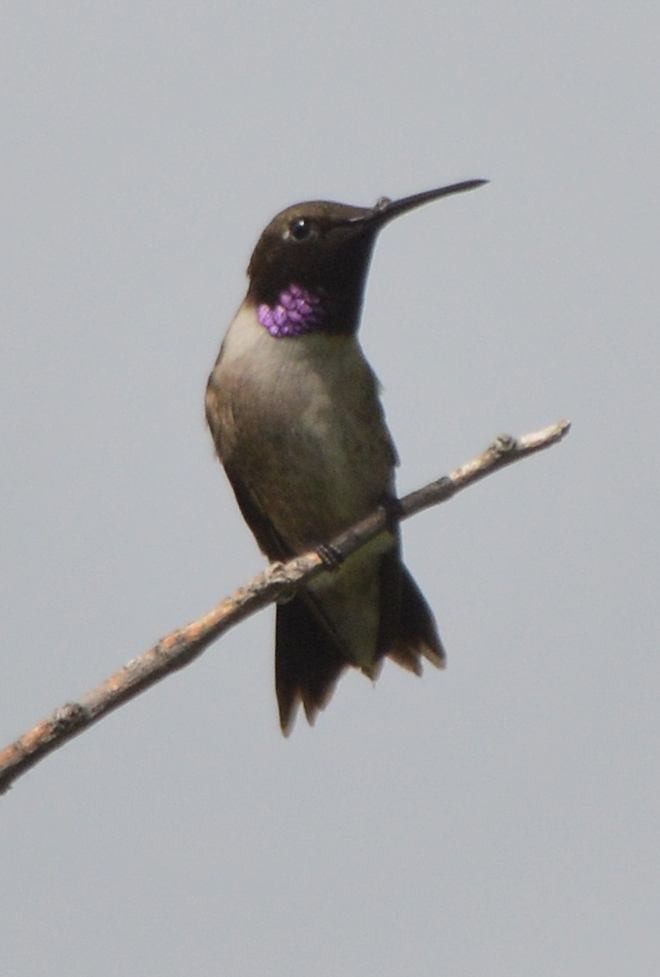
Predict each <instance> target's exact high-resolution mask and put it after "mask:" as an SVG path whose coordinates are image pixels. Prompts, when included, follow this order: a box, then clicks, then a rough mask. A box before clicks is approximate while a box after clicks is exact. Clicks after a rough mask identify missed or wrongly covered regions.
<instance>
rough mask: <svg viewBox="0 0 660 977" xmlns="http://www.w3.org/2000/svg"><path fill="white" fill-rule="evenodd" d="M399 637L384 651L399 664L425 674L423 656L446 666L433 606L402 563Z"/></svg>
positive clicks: (411, 670)
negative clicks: (431, 607) (428, 602)
mask: <svg viewBox="0 0 660 977" xmlns="http://www.w3.org/2000/svg"><path fill="white" fill-rule="evenodd" d="M395 634H396V638H395V639H394V641H393V642H392V643H391V644H390V646H389V647H388V648H386V649H385V654H386V655H388V656H389V657H390V658H392V659H393V661H395V662H396V663H397V664H398V665H401V666H402V667H403V668H406V669H408V671H410V672H414V673H415V675H421V674H422V662H421V658H422V656H423V657H424V658H426V659H427V660H428V661H430V662H431V664H433V665H435V666H436V667H437V668H444V667H445V661H446V655H445V649H444V648H443V646H442V641H441V640H440V635H439V634H438V629H437V627H436V624H435V619H434V617H433V614H432V613H431V610H430V608H429V606H428V604H427V603H426V600H425V599H424V596H423V595H422V592H421V590H420V589H419V587H418V586H417V584H416V583H415V581H414V580H413V578H412V576H411V575H410V573H409V572H408V570H407V569H406V568H405V567H402V575H401V597H400V604H399V624H398V628H397V629H396V632H395Z"/></svg>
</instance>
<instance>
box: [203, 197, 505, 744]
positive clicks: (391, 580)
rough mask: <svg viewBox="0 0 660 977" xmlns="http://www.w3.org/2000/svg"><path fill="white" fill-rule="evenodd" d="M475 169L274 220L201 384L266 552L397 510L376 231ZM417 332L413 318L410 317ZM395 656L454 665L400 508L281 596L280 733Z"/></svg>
mask: <svg viewBox="0 0 660 977" xmlns="http://www.w3.org/2000/svg"><path fill="white" fill-rule="evenodd" d="M485 182H487V181H485V180H466V181H464V182H462V183H454V184H451V185H449V186H444V187H440V188H437V189H435V190H428V191H425V192H423V193H417V194H414V195H413V196H409V197H404V198H402V199H399V200H390V199H389V198H387V197H381V198H380V199H379V200H378V202H377V203H376V204H375V206H373V207H355V206H350V205H348V204H341V203H334V202H331V201H325V200H314V201H309V202H305V203H299V204H294V205H293V206H291V207H287V208H286V209H285V210H283V211H281V212H280V213H279V214H277V216H276V217H274V218H273V219H272V220H271V222H270V223H269V224H268V225H267V227H266V228H265V230H264V231H263V233H262V234H261V237H260V238H259V240H258V242H257V245H256V247H255V249H254V252H253V253H252V257H251V259H250V263H249V266H248V279H249V285H248V289H247V294H246V296H245V299H244V300H243V302H242V304H241V305H240V307H239V309H238V312H237V313H236V315H235V317H234V319H233V320H232V322H231V324H230V326H229V329H228V330H227V333H226V335H225V337H224V340H223V342H222V346H221V348H220V353H219V355H218V358H217V360H216V362H215V366H214V368H213V371H212V372H211V375H210V377H209V381H208V385H207V389H206V401H205V406H206V419H207V421H208V425H209V427H210V430H211V434H212V437H213V441H214V443H215V448H216V451H217V454H218V457H219V459H220V461H221V463H222V465H223V466H224V469H225V472H226V474H227V477H228V478H229V481H230V483H231V486H232V488H233V490H234V494H235V496H236V500H237V502H238V505H239V507H240V510H241V512H242V514H243V517H244V518H245V521H246V522H247V524H248V526H249V527H250V529H251V530H252V532H253V534H254V536H255V538H256V541H257V543H258V545H259V547H260V549H261V550H262V551H263V553H264V554H265V555H266V556H267V557H268V559H269V560H279V561H282V560H287V559H289V558H291V557H294V556H296V555H297V554H300V553H303V552H305V551H307V550H310V549H314V548H316V549H318V550H319V551H320V552H321V553H325V554H326V555H327V549H326V548H325V544H328V543H329V541H330V540H332V538H333V537H334V536H335V535H337V534H338V533H340V532H342V531H343V530H345V529H347V528H349V527H350V526H351V525H353V523H355V522H357V521H358V520H359V519H361V518H362V517H364V516H366V515H368V514H369V513H370V512H372V511H373V510H374V509H376V508H377V507H378V506H385V507H386V509H388V507H390V509H389V511H392V512H394V508H391V507H395V506H396V494H395V485H394V470H395V467H396V466H397V465H398V456H397V452H396V449H395V447H394V444H393V442H392V438H391V436H390V433H389V431H388V429H387V426H386V423H385V417H384V413H383V408H382V405H381V401H380V388H379V383H378V380H377V379H376V377H375V375H374V373H373V371H372V370H371V367H370V366H369V364H368V363H367V361H366V359H365V357H364V354H363V352H362V349H361V347H360V343H359V341H358V338H357V332H358V326H359V324H360V316H361V311H362V304H363V297H364V291H365V285H366V279H367V273H368V270H369V264H370V260H371V255H372V251H373V248H374V244H375V241H376V238H377V236H378V233H379V231H380V230H381V229H382V228H383V227H384V226H385V225H386V224H388V223H389V222H390V221H391V220H393V219H394V218H395V217H398V216H399V215H401V214H405V213H407V212H408V211H410V210H413V209H414V208H416V207H419V206H421V205H422V204H426V203H429V202H430V201H433V200H438V199H440V198H441V197H446V196H449V195H451V194H456V193H461V192H464V191H467V190H473V189H475V188H476V187H479V186H481V185H482V184H484V183H485ZM411 328H412V326H411ZM386 657H389V658H391V659H392V660H393V661H395V662H397V663H398V664H399V665H401V666H403V667H404V668H406V669H408V670H409V671H411V672H414V673H415V674H417V675H419V674H421V671H422V666H421V660H422V658H425V659H427V660H428V661H429V662H431V663H432V664H433V665H436V666H438V667H440V668H441V667H443V666H444V662H445V652H444V648H443V646H442V642H441V640H440V637H439V635H438V631H437V628H436V624H435V621H434V617H433V614H432V612H431V610H430V609H429V607H428V605H427V603H426V601H425V599H424V597H423V596H422V593H421V591H420V590H419V588H418V587H417V584H416V583H415V581H414V580H413V578H412V576H411V575H410V573H409V571H408V570H407V569H406V567H405V566H404V564H403V561H402V557H401V541H400V533H399V530H398V527H397V524H396V520H395V519H391V520H389V521H388V528H387V529H386V530H385V531H383V532H382V533H381V534H380V535H379V536H377V537H376V538H375V539H373V540H371V541H370V542H369V543H367V544H366V545H365V546H363V547H362V548H361V549H359V550H358V551H357V552H356V553H354V554H352V555H351V556H349V557H348V558H347V559H346V560H344V561H343V562H342V563H340V565H339V566H337V567H335V568H334V569H328V570H327V571H325V572H324V573H322V574H321V575H319V576H318V577H316V578H314V580H312V581H310V582H309V583H307V584H305V585H304V586H303V587H301V588H299V589H298V590H297V591H296V592H295V594H294V595H293V597H289V599H285V600H283V601H282V602H281V603H278V605H277V611H276V626H275V687H276V693H277V700H278V706H279V718H280V726H281V729H282V732H283V733H284V734H285V735H287V734H288V733H289V732H290V731H291V729H292V727H293V723H294V720H295V716H296V713H297V710H298V707H299V705H300V704H302V706H303V709H304V711H305V714H306V717H307V720H308V722H309V723H310V724H313V722H314V719H315V717H316V715H317V713H318V711H319V710H320V709H323V708H324V707H325V706H326V704H327V703H328V700H329V699H330V697H331V695H332V693H333V691H334V688H335V685H336V682H337V680H338V678H339V676H340V674H341V673H342V672H343V671H344V669H346V668H347V667H349V666H353V667H355V668H357V669H360V670H361V671H362V672H363V673H364V674H365V675H366V676H368V677H369V678H371V679H372V680H373V679H375V678H376V677H377V676H378V673H379V671H380V668H381V666H382V663H383V660H384V659H385V658H386Z"/></svg>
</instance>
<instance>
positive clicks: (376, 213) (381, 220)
mask: <svg viewBox="0 0 660 977" xmlns="http://www.w3.org/2000/svg"><path fill="white" fill-rule="evenodd" d="M485 183H488V180H463V181H462V182H461V183H450V184H449V185H448V186H446V187H438V188H437V189H435V190H424V191H422V193H414V194H413V195H412V196H410V197H402V198H401V199H400V200H389V199H388V198H387V197H383V198H381V199H380V200H379V201H378V203H377V204H376V206H375V207H374V208H373V210H372V211H371V213H370V214H369V215H368V216H366V217H362V218H358V221H366V222H367V223H369V224H371V223H372V222H373V223H376V224H378V225H379V226H381V225H383V224H387V223H388V222H389V221H391V220H393V219H394V218H395V217H398V216H399V215H400V214H405V213H407V211H409V210H414V209H415V208H416V207H421V206H422V205H423V204H428V203H431V201H433V200H439V199H440V198H441V197H449V196H450V195H451V194H454V193H465V192H466V191H468V190H476V189H477V187H482V186H483V185H484V184H485Z"/></svg>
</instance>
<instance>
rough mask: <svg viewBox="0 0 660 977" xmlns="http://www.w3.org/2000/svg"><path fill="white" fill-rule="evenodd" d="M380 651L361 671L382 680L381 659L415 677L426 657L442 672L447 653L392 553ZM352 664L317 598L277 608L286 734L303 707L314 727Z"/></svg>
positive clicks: (278, 675)
mask: <svg viewBox="0 0 660 977" xmlns="http://www.w3.org/2000/svg"><path fill="white" fill-rule="evenodd" d="M379 643H380V649H379V652H378V655H377V657H376V659H375V660H374V661H373V663H372V664H371V665H369V666H366V665H363V666H361V667H362V671H363V672H364V673H365V674H366V675H368V676H369V677H370V678H372V679H374V678H376V677H377V675H378V672H379V671H380V667H381V665H382V660H383V658H385V657H389V658H391V659H392V660H393V661H395V662H396V663H397V664H398V665H401V666H402V667H403V668H405V669H407V670H408V671H411V672H414V673H415V674H416V675H421V673H422V658H426V659H427V660H428V661H430V662H431V663H432V664H433V665H435V666H437V667H438V668H443V667H444V664H445V651H444V648H443V646H442V642H441V640H440V637H439V635H438V631H437V628H436V625H435V621H434V619H433V614H432V613H431V610H430V608H429V606H428V604H427V603H426V601H425V599H424V597H423V596H422V593H421V591H420V590H419V588H418V586H417V584H416V583H415V581H414V580H413V578H412V577H411V575H410V573H409V572H408V570H407V569H406V568H405V567H404V566H402V564H401V563H400V561H399V559H398V557H397V555H396V554H394V553H393V554H388V555H386V556H385V558H384V560H383V564H382V566H381V629H380V641H379ZM350 664H353V663H352V662H350V661H349V660H348V659H347V656H346V654H343V653H342V649H341V647H340V646H339V645H338V640H337V634H336V633H335V634H333V633H332V632H331V631H330V629H329V624H328V622H326V624H324V622H323V617H322V615H321V613H319V612H316V611H315V606H314V599H313V598H312V595H305V593H304V591H303V592H302V593H301V594H299V595H298V596H296V597H294V598H293V599H292V600H290V601H288V602H287V603H286V604H280V605H278V608H277V621H276V628H275V687H276V691H277V701H278V706H279V714H280V726H281V727H282V732H283V733H284V735H285V736H287V735H288V734H289V733H290V732H291V729H292V728H293V723H294V720H295V717H296V712H297V711H298V706H299V705H300V704H301V703H302V706H303V708H304V710H305V715H306V716H307V720H308V722H309V723H310V724H313V722H314V720H315V718H316V715H317V713H318V712H319V710H321V709H323V708H324V707H325V706H326V705H327V704H328V702H329V700H330V698H331V696H332V693H333V692H334V688H335V685H336V684H337V680H338V678H339V676H340V675H341V673H342V672H343V670H344V669H345V668H347V667H348V666H349V665H350Z"/></svg>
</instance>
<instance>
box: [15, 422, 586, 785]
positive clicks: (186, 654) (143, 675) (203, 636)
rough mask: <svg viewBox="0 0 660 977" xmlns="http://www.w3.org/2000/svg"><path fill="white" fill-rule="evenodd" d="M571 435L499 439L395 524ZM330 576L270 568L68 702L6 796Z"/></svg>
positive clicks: (45, 728)
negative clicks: (65, 749) (108, 719)
mask: <svg viewBox="0 0 660 977" xmlns="http://www.w3.org/2000/svg"><path fill="white" fill-rule="evenodd" d="M569 429H570V423H569V422H568V421H559V422H558V423H556V424H551V425H550V426H549V427H546V428H543V429H542V430H540V431H535V432H533V433H531V434H525V435H523V436H522V437H521V438H517V439H516V438H513V437H512V436H511V435H508V434H504V435H500V436H499V437H497V438H496V439H495V440H494V441H493V442H492V443H491V444H490V445H489V446H488V448H486V450H485V451H483V452H482V453H481V454H479V455H477V456H476V457H475V458H473V459H472V460H471V461H468V462H466V464H464V465H461V467H460V468H456V469H454V471H452V472H450V473H449V475H445V476H443V477H442V478H439V479H437V481H435V482H431V483H430V484H428V485H426V486H424V488H421V489H419V490H418V491H416V492H411V493H410V494H409V495H406V496H405V497H404V498H402V499H400V500H399V507H398V512H397V518H398V519H400V520H403V519H408V518H409V517H410V516H413V515H415V514H416V513H418V512H421V511H422V510H424V509H428V508H430V507H431V506H434V505H438V504H439V503H441V502H446V501H447V500H448V499H450V498H452V496H454V495H455V494H456V493H457V492H459V491H461V489H464V488H467V487H468V486H469V485H472V484H473V483H474V482H477V481H479V480H480V479H482V478H484V477H485V476H487V475H491V474H492V473H493V472H496V471H499V469H501V468H504V467H506V466H507V465H510V464H512V463H513V462H515V461H519V460H520V459H522V458H526V457H527V456H528V455H531V454H535V453H536V452H537V451H542V450H543V449H544V448H549V447H550V446H551V445H553V444H556V443H557V442H558V441H560V440H561V439H562V438H563V437H564V436H565V435H566V434H568V431H569ZM391 519H392V513H391V512H386V511H385V510H384V509H383V508H379V509H377V510H375V511H374V512H372V513H371V514H370V515H369V516H367V517H366V518H365V519H363V520H361V521H360V522H359V523H356V524H355V525H354V526H352V527H351V528H350V529H348V530H346V532H344V533H341V534H340V535H339V536H337V537H336V538H335V539H333V540H331V541H330V542H329V545H328V547H327V548H322V550H323V549H326V550H330V551H331V552H332V553H333V554H336V555H337V556H338V558H340V559H345V558H346V557H347V556H350V554H351V553H353V552H355V550H357V549H359V547H360V546H363V545H364V544H365V543H366V542H368V540H370V539H371V538H372V537H374V536H376V535H378V533H380V532H381V531H382V530H383V529H384V528H385V527H386V525H387V524H388V520H391ZM323 572H332V571H331V570H328V565H327V556H325V555H324V554H323V552H321V551H319V552H317V551H310V552H309V553H304V554H302V555H301V556H298V557H295V558H294V559H292V560H289V561H288V562H287V563H272V564H271V565H270V566H269V567H267V568H266V569H265V570H264V571H263V572H262V573H259V574H257V576H256V577H253V579H252V580H250V581H249V583H247V584H245V586H243V587H239V589H238V590H236V591H235V592H234V593H233V594H232V595H231V596H230V597H227V598H226V599H225V600H223V601H221V603H220V604H218V605H217V606H216V607H214V608H213V609H212V610H211V611H209V612H208V613H207V614H204V615H203V616H202V617H200V618H198V619H197V620H196V621H193V622H192V623H191V624H188V625H186V626H185V627H183V628H179V629H178V630H176V631H173V632H171V634H168V635H166V636H165V637H164V638H161V639H160V641H158V642H157V644H155V645H154V646H153V647H152V648H150V649H149V650H148V651H146V652H144V654H142V655H140V656H139V657H137V658H133V659H132V660H131V661H129V662H128V663H127V664H126V665H124V666H123V667H122V668H120V669H119V670H118V671H117V672H114V673H113V674H112V675H111V676H110V677H109V678H107V679H106V680H105V681H104V682H101V684H100V685H97V686H96V688H94V689H92V690H91V691H90V692H88V693H87V694H86V695H84V696H82V698H80V699H79V700H78V701H76V702H68V703H66V704H65V705H63V706H61V707H60V708H59V709H56V710H55V712H53V713H52V714H51V715H50V716H48V717H47V718H46V719H43V720H42V721H41V722H39V723H37V724H36V726H33V727H32V729H29V730H28V731H27V732H26V733H24V734H23V735H22V736H20V737H19V738H18V739H17V740H15V741H14V742H13V743H10V744H9V746H7V747H5V748H4V749H3V750H0V794H2V793H5V791H7V790H8V789H9V788H10V787H11V785H12V783H13V782H14V781H15V780H16V779H17V778H18V777H20V776H21V774H24V773H26V771H27V770H29V769H30V768H31V767H33V766H35V764H37V763H38V762H39V761H40V760H42V759H43V758H44V757H45V756H47V755H48V754H49V753H52V751H53V750H56V749H58V748H59V747H60V746H63V745H64V744H65V743H66V742H68V741H69V740H70V739H72V738H73V737H74V736H77V735H78V734H79V733H82V732H83V731H84V730H86V729H89V727H90V726H92V725H93V724H94V723H96V722H98V721H99V719H102V718H103V717H104V716H107V715H108V713H110V712H112V710H113V709H117V708H118V707H119V706H121V705H123V704H124V703H125V702H127V701H128V700H129V699H132V698H133V697H134V696H136V695H139V693H140V692H143V691H144V690H145V689H148V688H150V687H151V686H152V685H155V683H156V682H158V681H160V679H162V678H165V676H166V675H169V674H170V673H171V672H174V671H176V670H177V669H179V668H184V667H185V666H186V665H188V664H190V662H192V661H194V660H195V659H196V658H197V657H198V656H199V655H201V654H202V652H203V651H204V650H205V649H206V648H207V647H208V646H209V645H210V644H211V643H212V642H213V641H215V639H216V638H218V637H219V636H220V635H221V634H223V633H224V632H225V631H227V630H228V629H229V628H230V627H233V626H234V625H235V624H238V623H239V621H242V620H243V619H244V618H246V617H248V616H249V615H250V614H254V613H255V612H256V611H258V610H261V608H262V607H266V606H267V605H268V604H272V603H274V602H275V601H276V600H277V598H278V597H280V596H281V595H282V594H283V593H284V592H290V591H291V590H292V589H295V588H297V587H299V586H301V585H302V584H304V583H306V582H307V581H308V580H311V579H312V577H315V576H317V575H318V574H319V573H323Z"/></svg>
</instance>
